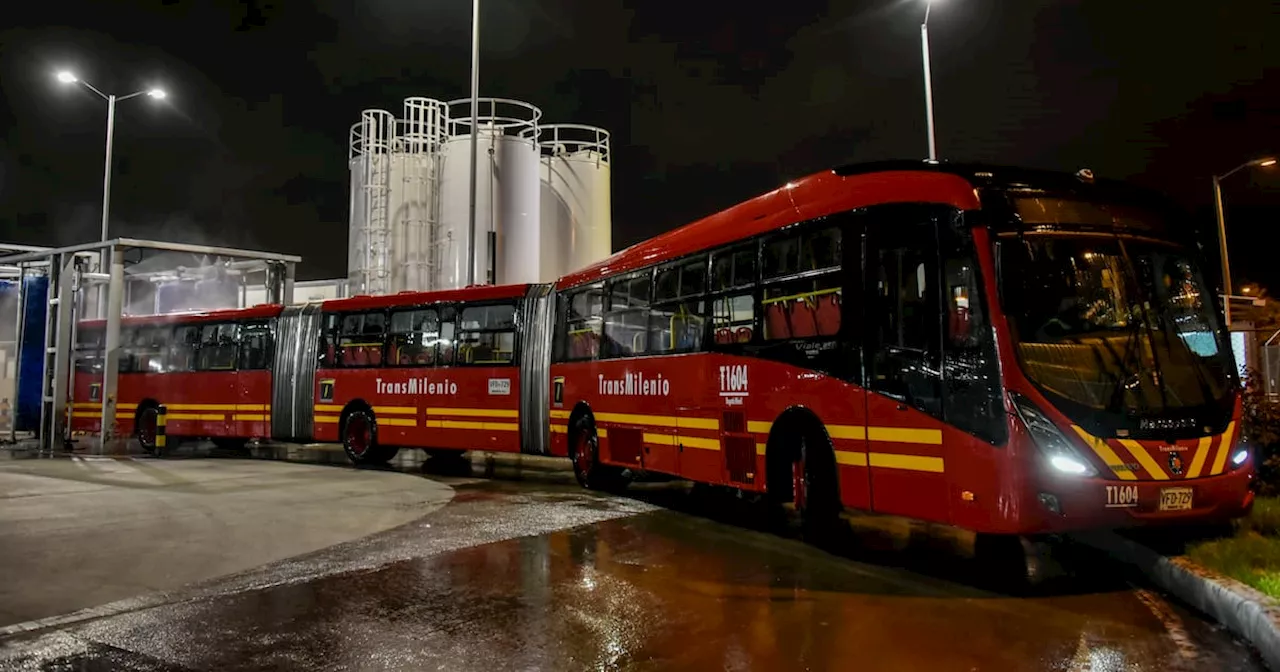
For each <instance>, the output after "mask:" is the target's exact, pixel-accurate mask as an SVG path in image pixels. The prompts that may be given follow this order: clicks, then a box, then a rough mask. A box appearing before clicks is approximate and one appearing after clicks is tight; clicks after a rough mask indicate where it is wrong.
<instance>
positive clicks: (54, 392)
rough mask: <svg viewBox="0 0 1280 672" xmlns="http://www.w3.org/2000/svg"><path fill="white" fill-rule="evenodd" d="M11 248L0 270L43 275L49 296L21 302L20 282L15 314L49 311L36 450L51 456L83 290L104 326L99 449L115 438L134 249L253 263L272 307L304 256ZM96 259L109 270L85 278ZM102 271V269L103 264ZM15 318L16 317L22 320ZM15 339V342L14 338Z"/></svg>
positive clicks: (184, 248)
mask: <svg viewBox="0 0 1280 672" xmlns="http://www.w3.org/2000/svg"><path fill="white" fill-rule="evenodd" d="M16 247H17V246H0V254H3V251H12V252H13V253H11V254H6V255H4V256H0V268H9V269H13V268H16V269H17V275H18V277H19V279H20V280H21V279H22V278H24V277H25V276H26V274H27V273H28V272H29V271H32V270H35V271H37V272H39V271H43V272H45V273H47V274H48V278H49V285H48V287H49V289H48V296H47V297H35V296H27V295H26V294H27V290H26V283H21V282H20V283H19V286H20V288H21V289H20V291H19V297H18V300H19V306H20V308H19V311H18V312H19V315H22V313H23V310H22V308H21V306H24V305H25V304H26V302H28V301H40V300H44V301H47V302H48V304H49V309H50V310H49V313H48V315H47V317H46V320H47V324H46V325H45V344H44V346H45V352H44V367H43V375H42V384H41V409H40V424H39V428H38V431H37V437H38V439H39V443H40V450H41V451H52V450H53V449H54V447H55V446H57V445H59V442H63V441H65V440H66V439H67V438H68V437H67V421H68V418H69V415H68V413H67V408H68V404H69V403H71V402H72V400H71V398H70V397H71V395H70V392H71V372H72V358H73V356H74V344H75V329H76V324H77V322H78V321H79V320H81V319H84V318H85V317H86V315H84V314H83V313H84V307H85V298H86V290H87V289H89V288H90V287H94V286H96V287H98V288H99V290H100V291H99V292H98V296H97V297H96V298H97V300H98V309H97V311H96V313H97V314H96V315H95V317H98V318H102V319H105V320H106V333H105V344H104V350H105V352H104V353H103V358H102V362H103V369H102V394H101V402H102V416H101V417H102V423H101V427H100V431H99V436H98V439H99V441H100V443H99V445H100V446H106V445H108V443H109V442H111V441H113V440H115V439H116V438H117V437H115V436H114V435H113V434H114V430H115V423H114V419H115V417H116V396H117V395H116V390H117V384H118V381H119V372H120V322H121V318H122V316H123V313H124V295H125V265H126V264H127V263H128V262H127V256H128V253H129V252H132V251H154V252H160V253H174V252H177V253H188V254H193V255H205V256H211V257H226V258H230V259H236V260H241V261H250V262H257V263H254V264H252V265H253V266H259V265H261V268H262V270H264V271H265V272H266V284H267V298H268V301H269V302H272V303H284V302H287V301H288V299H289V297H292V296H293V283H294V273H295V269H296V266H297V264H298V263H300V262H301V261H302V258H301V257H299V256H295V255H289V254H278V253H275V252H261V251H257V250H241V249H235V248H229V247H216V246H210V245H191V244H187V243H168V242H163V241H156V240H139V239H135V238H116V239H114V240H107V241H102V242H95V243H85V244H82V245H72V246H69V247H59V248H49V249H39V248H35V249H29V250H21V249H15V248H16ZM99 259H102V260H104V261H105V260H107V259H109V260H110V261H109V265H110V268H109V269H108V270H107V272H105V273H103V272H101V271H102V270H104V269H101V268H100V269H99V272H97V273H93V272H90V268H91V265H93V264H94V263H95V262H97V261H98V260H99ZM102 265H104V266H105V265H107V264H105V263H104V264H102ZM20 319H21V318H20ZM20 340H21V339H20Z"/></svg>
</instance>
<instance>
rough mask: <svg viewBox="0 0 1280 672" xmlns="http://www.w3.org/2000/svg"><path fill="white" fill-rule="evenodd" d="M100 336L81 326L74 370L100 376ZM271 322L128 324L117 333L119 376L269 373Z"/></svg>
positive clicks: (102, 333) (99, 331)
mask: <svg viewBox="0 0 1280 672" xmlns="http://www.w3.org/2000/svg"><path fill="white" fill-rule="evenodd" d="M105 338H106V333H105V329H104V328H103V327H98V326H95V327H82V328H81V329H80V330H79V331H78V333H77V335H76V356H75V359H76V370H78V371H84V372H91V373H101V372H102V356H103V351H104V348H105ZM273 347H274V343H273V338H272V321H271V320H251V321H245V322H210V323H201V324H177V325H173V324H168V325H136V326H135V325H130V326H123V327H121V329H120V368H119V371H120V373H180V372H188V371H239V370H261V369H269V368H271V357H272V353H273Z"/></svg>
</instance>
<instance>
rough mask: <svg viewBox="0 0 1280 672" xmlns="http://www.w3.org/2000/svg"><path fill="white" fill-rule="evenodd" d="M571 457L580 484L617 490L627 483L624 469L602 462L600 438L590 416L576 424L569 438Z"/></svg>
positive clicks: (596, 488) (598, 488)
mask: <svg viewBox="0 0 1280 672" xmlns="http://www.w3.org/2000/svg"><path fill="white" fill-rule="evenodd" d="M569 459H570V460H572V461H573V475H574V477H575V478H577V479H578V485H581V486H582V487H584V488H587V489H589V490H617V489H620V488H623V487H625V486H626V484H627V480H626V478H625V477H624V475H623V472H622V469H619V468H618V467H611V466H609V465H605V464H601V463H600V439H599V436H598V435H597V433H596V425H595V423H594V422H592V421H591V419H590V418H585V417H584V418H581V419H579V420H578V422H577V423H576V424H575V425H574V428H573V434H572V435H571V436H570V440H569Z"/></svg>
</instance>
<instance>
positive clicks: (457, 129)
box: [435, 98, 542, 289]
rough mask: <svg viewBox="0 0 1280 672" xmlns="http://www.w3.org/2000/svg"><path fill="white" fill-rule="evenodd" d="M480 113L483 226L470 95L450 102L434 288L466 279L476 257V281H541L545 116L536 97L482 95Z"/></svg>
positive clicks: (478, 155)
mask: <svg viewBox="0 0 1280 672" xmlns="http://www.w3.org/2000/svg"><path fill="white" fill-rule="evenodd" d="M479 103H480V109H479V112H478V114H477V116H478V119H477V123H478V124H479V126H480V128H479V133H478V134H477V137H478V142H479V148H478V152H477V157H476V158H477V161H476V175H475V176H476V230H475V239H474V240H471V241H469V240H468V229H469V224H470V209H471V201H470V174H471V154H470V152H471V132H472V129H471V101H470V100H469V99H463V100H455V101H450V103H449V127H450V132H449V139H448V140H446V141H445V143H444V147H443V148H442V150H441V152H440V154H441V167H440V227H439V232H440V237H439V239H438V241H437V246H436V248H437V249H438V250H440V257H439V258H440V260H441V263H440V264H439V266H438V268H437V269H436V273H435V280H436V282H435V288H436V289H449V288H454V287H464V286H466V284H467V271H468V269H467V259H468V257H469V256H473V258H474V260H475V284H486V283H499V284H506V283H520V282H537V281H538V280H540V279H541V278H542V273H541V272H540V269H539V268H538V266H539V261H540V256H539V255H538V253H537V250H538V245H539V242H540V241H539V228H538V220H539V211H538V201H539V193H538V157H539V153H538V143H537V140H536V138H537V135H538V120H539V119H540V118H541V117H542V111H541V110H540V109H538V108H537V107H534V106H533V105H530V104H528V103H525V102H522V101H518V100H506V99H500V98H481V99H480V101H479Z"/></svg>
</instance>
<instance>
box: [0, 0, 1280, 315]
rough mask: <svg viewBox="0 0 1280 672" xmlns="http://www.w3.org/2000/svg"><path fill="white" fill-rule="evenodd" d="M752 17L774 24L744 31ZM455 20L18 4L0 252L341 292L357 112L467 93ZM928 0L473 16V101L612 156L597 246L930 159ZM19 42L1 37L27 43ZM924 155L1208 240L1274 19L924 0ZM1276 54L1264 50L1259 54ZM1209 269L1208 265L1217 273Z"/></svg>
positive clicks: (1271, 179)
mask: <svg viewBox="0 0 1280 672" xmlns="http://www.w3.org/2000/svg"><path fill="white" fill-rule="evenodd" d="M765 6H767V7H768V11H767V12H762V11H758V10H756V9H755V8H756V7H765ZM470 11H471V8H470V2H468V1H466V0H359V1H355V0H345V1H339V0H317V1H316V2H313V3H307V2H303V1H302V0H289V1H288V2H285V0H277V1H275V2H265V3H262V2H259V3H252V2H240V1H239V0H234V1H233V0H224V1H217V2H125V1H123V0H94V1H80V2H58V1H55V0H49V1H46V2H39V3H22V9H21V11H6V12H5V13H4V14H5V16H4V18H2V19H0V77H3V79H2V80H0V82H2V91H0V96H2V99H3V102H2V104H0V240H6V241H12V242H23V243H31V244H50V245H54V244H73V243H78V242H85V241H91V240H96V239H97V237H98V227H99V217H100V209H99V208H100V205H101V188H102V182H101V181H102V160H103V156H102V151H103V135H104V129H105V119H106V114H105V112H106V110H105V103H104V102H102V101H101V100H99V99H97V97H95V96H93V95H92V94H91V93H89V92H88V91H85V90H83V89H80V88H76V87H68V86H63V85H60V84H58V83H57V82H56V81H55V80H54V78H53V74H54V72H56V71H57V70H58V69H60V68H67V69H71V70H73V71H75V72H77V73H78V74H79V75H80V76H81V77H82V78H84V79H86V80H88V81H90V82H92V83H93V84H94V85H95V86H97V87H98V88H100V89H103V90H104V91H108V92H116V93H118V94H125V93H130V92H132V91H135V90H138V89H141V88H147V87H149V86H152V85H153V84H154V85H161V86H163V87H165V88H166V89H167V90H168V91H169V93H170V98H169V100H168V101H165V102H164V103H163V104H155V103H153V102H152V101H151V100H150V99H148V98H146V97H142V98H138V99H134V100H130V101H127V102H125V103H122V104H120V106H119V108H118V114H117V130H116V145H115V153H116V161H115V173H114V178H113V190H112V215H113V216H112V226H113V232H114V233H116V234H118V235H129V236H135V237H148V238H159V239H165V240H175V241H183V242H207V243H215V244H224V245H231V246H238V247H249V248H259V249H269V250H275V251H284V252H294V253H298V254H301V255H303V257H304V264H303V267H302V268H301V269H300V276H301V277H304V278H318V277H335V276H341V275H344V273H345V259H346V252H345V247H346V240H347V236H346V226H347V209H348V203H347V200H348V184H349V182H348V173H347V165H346V157H347V139H348V138H347V133H348V129H349V127H350V126H351V124H352V123H354V122H355V121H357V120H358V118H359V112H360V110H361V109H364V108H383V109H388V110H391V111H392V112H394V113H396V114H397V115H398V114H399V112H400V107H401V101H402V99H403V98H404V97H406V96H414V95H422V96H429V97H433V98H438V99H442V100H449V99H454V98H461V97H465V96H466V95H468V87H469V79H468V76H469V75H468V73H469V67H470ZM923 12H924V6H923V4H922V2H921V0H909V1H908V0H891V1H888V2H882V1H863V2H853V1H844V2H804V1H802V0H793V1H791V2H772V3H767V4H766V3H761V4H759V5H757V4H756V3H741V2H732V3H729V2H697V3H695V2H689V1H688V0H685V1H683V2H673V1H670V0H643V1H642V0H484V4H483V7H482V16H481V23H482V37H481V95H482V96H493V97H504V98H516V99H522V100H526V101H529V102H531V103H534V104H536V105H538V106H540V107H541V108H542V110H543V112H544V120H545V121H547V122H550V123H558V122H572V123H585V124H592V125H597V126H602V127H604V128H606V129H608V130H610V131H611V132H612V133H613V139H614V160H613V181H614V182H613V190H614V191H613V193H614V201H613V204H614V209H613V212H614V244H615V248H617V249H620V248H621V247H622V246H624V245H627V244H630V243H633V242H636V241H638V240H641V239H643V238H646V237H649V236H651V235H654V234H656V233H659V232H661V231H664V230H667V229H670V228H673V227H675V226H678V225H680V224H683V223H686V222H688V221H690V220H693V219H696V218H698V217H701V216H703V215H706V214H709V213H711V212H714V211H716V210H719V209H721V208H724V207H727V206H729V205H732V204H734V203H736V202H738V201H740V200H743V199H745V198H749V197H751V196H753V195H755V194H758V193H760V192H763V191H766V190H768V189H771V188H773V187H775V186H776V185H778V184H779V183H781V182H783V181H785V180H787V179H789V178H793V177H798V176H801V175H804V174H806V173H810V172H814V171H817V170H822V169H824V168H829V167H832V166H833V165H837V164H841V163H846V162H853V161H867V160H878V159H888V158H909V159H919V158H923V157H924V156H925V154H926V143H925V131H924V128H925V120H924V105H923V99H922V94H921V84H922V80H921V68H920V46H919V24H920V20H921V18H922V17H923ZM19 17H20V18H21V19H22V23H20V24H19V23H16V22H17V21H18V18H19ZM929 27H930V38H931V41H932V46H933V61H934V86H935V103H936V118H937V124H938V148H939V154H940V156H941V158H943V159H952V160H979V161H989V162H996V163H1011V164H1019V165H1026V166H1031V167H1040V168H1051V169H1061V170H1071V171H1074V170H1076V169H1078V168H1082V167H1089V168H1092V169H1093V170H1094V172H1095V173H1096V174H1098V175H1099V176H1105V177H1118V178H1124V179H1132V180H1134V181H1137V182H1139V183H1142V184H1145V185H1147V186H1152V187H1155V188H1158V189H1160V190H1162V191H1165V192H1166V193H1169V194H1171V195H1172V196H1174V197H1175V198H1177V199H1179V200H1180V201H1181V202H1182V203H1183V205H1185V206H1186V207H1188V208H1191V209H1193V211H1194V212H1195V214H1197V216H1198V217H1199V218H1200V219H1201V221H1203V222H1204V223H1205V224H1206V225H1211V224H1212V219H1211V210H1210V208H1209V205H1210V199H1211V191H1210V182H1209V176H1210V175H1211V174H1212V173H1214V172H1218V173H1221V172H1224V171H1226V170H1229V169H1230V168H1232V167H1233V166H1235V165H1237V164H1239V163H1241V162H1243V161H1245V160H1248V159H1250V158H1254V157H1257V156H1262V155H1266V154H1271V153H1275V152H1280V141H1278V140H1277V133H1278V132H1280V47H1277V40H1276V36H1277V35H1280V3H1276V2H1259V1H1254V2H1246V1H1244V0H1230V1H1228V2H1220V3H1189V2H1188V3H1170V2H1153V1H1151V2H1149V1H1143V0H1122V1H1116V0H1089V1H1081V2H1050V1H1047V0H1017V1H1013V0H1005V1H1002V2H1001V1H998V0H942V1H941V2H939V4H938V5H937V6H936V7H935V9H934V11H933V15H932V17H931V19H930V24H929ZM1268 38H1270V39H1268ZM1224 187H1225V192H1226V198H1227V203H1228V230H1229V232H1230V235H1231V237H1232V238H1231V239H1232V244H1231V252H1232V264H1233V267H1235V269H1236V270H1237V273H1236V275H1237V277H1238V278H1239V277H1241V276H1243V277H1248V278H1252V279H1255V280H1260V281H1262V282H1264V283H1266V284H1268V285H1271V286H1273V287H1275V288H1276V289H1273V293H1276V291H1277V290H1278V289H1280V263H1276V261H1275V252H1276V250H1277V247H1278V246H1277V245H1275V244H1269V245H1268V244H1263V243H1264V242H1266V241H1268V240H1280V238H1278V237H1277V236H1276V233H1275V231H1276V227H1277V225H1280V171H1276V170H1274V169H1273V171H1258V170H1254V171H1243V172H1242V173H1238V174H1237V175H1235V176H1234V177H1232V178H1231V180H1230V181H1229V182H1227V183H1225V184H1224ZM1209 252H1210V253H1215V252H1214V250H1212V249H1210V250H1209Z"/></svg>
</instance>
